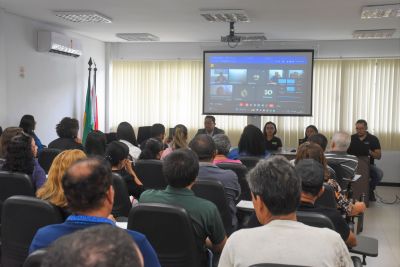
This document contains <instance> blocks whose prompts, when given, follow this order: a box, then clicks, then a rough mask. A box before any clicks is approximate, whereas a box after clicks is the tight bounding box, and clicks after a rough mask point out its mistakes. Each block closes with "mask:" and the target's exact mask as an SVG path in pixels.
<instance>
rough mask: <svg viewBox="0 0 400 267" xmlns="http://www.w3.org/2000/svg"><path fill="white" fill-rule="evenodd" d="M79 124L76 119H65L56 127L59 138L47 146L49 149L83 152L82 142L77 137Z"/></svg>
mask: <svg viewBox="0 0 400 267" xmlns="http://www.w3.org/2000/svg"><path fill="white" fill-rule="evenodd" d="M78 131H79V122H78V120H77V119H73V118H69V117H65V118H63V119H62V120H61V121H60V123H59V124H57V126H56V132H57V135H58V136H59V138H57V139H56V140H53V141H51V142H50V144H49V148H57V149H61V150H67V149H80V150H82V151H84V150H85V149H84V148H83V145H82V140H80V139H79V138H78V137H77V136H78Z"/></svg>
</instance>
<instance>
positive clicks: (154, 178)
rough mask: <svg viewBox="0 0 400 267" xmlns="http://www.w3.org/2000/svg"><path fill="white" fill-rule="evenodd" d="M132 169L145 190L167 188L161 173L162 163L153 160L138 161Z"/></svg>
mask: <svg viewBox="0 0 400 267" xmlns="http://www.w3.org/2000/svg"><path fill="white" fill-rule="evenodd" d="M133 167H134V170H135V172H136V174H137V176H138V177H139V179H140V180H141V181H142V183H143V186H144V187H145V188H146V189H165V188H166V187H167V182H166V180H165V178H164V174H163V172H162V161H160V160H155V159H146V160H138V161H136V162H135V165H134V166H133Z"/></svg>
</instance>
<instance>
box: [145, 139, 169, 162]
mask: <svg viewBox="0 0 400 267" xmlns="http://www.w3.org/2000/svg"><path fill="white" fill-rule="evenodd" d="M163 151H164V145H163V143H162V142H161V141H160V140H158V139H156V138H153V137H152V138H149V139H147V140H146V141H144V144H143V145H142V152H141V153H140V156H139V159H157V160H159V159H161V155H162V153H163Z"/></svg>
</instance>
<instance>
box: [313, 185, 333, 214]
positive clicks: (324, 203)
mask: <svg viewBox="0 0 400 267" xmlns="http://www.w3.org/2000/svg"><path fill="white" fill-rule="evenodd" d="M324 189H325V190H324V193H323V194H322V195H321V196H320V197H319V198H317V200H316V201H315V205H316V206H320V207H325V208H332V209H336V208H337V202H336V198H335V191H334V190H333V188H332V186H330V185H329V184H324Z"/></svg>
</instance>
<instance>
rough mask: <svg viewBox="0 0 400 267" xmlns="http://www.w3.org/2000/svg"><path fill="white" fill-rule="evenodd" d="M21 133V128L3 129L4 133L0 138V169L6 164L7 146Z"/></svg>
mask: <svg viewBox="0 0 400 267" xmlns="http://www.w3.org/2000/svg"><path fill="white" fill-rule="evenodd" d="M22 131H23V130H22V128H19V127H8V128H6V129H4V132H3V134H2V135H1V137H0V169H1V168H2V167H3V165H4V163H5V162H6V155H7V147H8V144H9V143H10V142H11V139H12V138H13V137H14V136H16V135H18V134H20V133H22Z"/></svg>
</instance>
